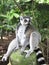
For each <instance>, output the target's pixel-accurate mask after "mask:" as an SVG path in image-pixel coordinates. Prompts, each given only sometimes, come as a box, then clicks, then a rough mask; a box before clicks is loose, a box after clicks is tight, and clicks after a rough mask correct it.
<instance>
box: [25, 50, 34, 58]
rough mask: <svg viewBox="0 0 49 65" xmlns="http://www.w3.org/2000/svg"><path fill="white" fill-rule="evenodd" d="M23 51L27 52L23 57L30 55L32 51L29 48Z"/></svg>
mask: <svg viewBox="0 0 49 65" xmlns="http://www.w3.org/2000/svg"><path fill="white" fill-rule="evenodd" d="M24 52H26V53H27V54H26V56H25V58H27V57H29V56H30V54H31V53H32V52H33V51H31V50H25V51H24Z"/></svg>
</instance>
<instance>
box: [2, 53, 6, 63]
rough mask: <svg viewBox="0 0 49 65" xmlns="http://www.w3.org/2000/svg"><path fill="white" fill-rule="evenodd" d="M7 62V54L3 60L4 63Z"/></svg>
mask: <svg viewBox="0 0 49 65" xmlns="http://www.w3.org/2000/svg"><path fill="white" fill-rule="evenodd" d="M5 61H7V55H6V54H4V56H3V58H2V62H5Z"/></svg>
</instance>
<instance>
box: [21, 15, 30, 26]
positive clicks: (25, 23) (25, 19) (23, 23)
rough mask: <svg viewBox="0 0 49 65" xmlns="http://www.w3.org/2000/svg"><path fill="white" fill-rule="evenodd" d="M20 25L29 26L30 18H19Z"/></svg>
mask: <svg viewBox="0 0 49 65" xmlns="http://www.w3.org/2000/svg"><path fill="white" fill-rule="evenodd" d="M20 23H21V24H22V25H27V24H29V23H30V17H28V16H24V17H23V16H20Z"/></svg>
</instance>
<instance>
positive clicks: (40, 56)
mask: <svg viewBox="0 0 49 65" xmlns="http://www.w3.org/2000/svg"><path fill="white" fill-rule="evenodd" d="M35 52H36V57H37V61H38V63H39V64H40V65H46V63H45V59H44V57H43V54H42V51H41V50H40V48H37V49H36V50H35Z"/></svg>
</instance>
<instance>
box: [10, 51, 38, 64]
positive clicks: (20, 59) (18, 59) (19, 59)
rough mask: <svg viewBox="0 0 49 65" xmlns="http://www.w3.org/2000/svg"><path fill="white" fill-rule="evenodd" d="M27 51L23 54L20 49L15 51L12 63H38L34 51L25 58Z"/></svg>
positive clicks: (12, 55) (11, 58)
mask: <svg viewBox="0 0 49 65" xmlns="http://www.w3.org/2000/svg"><path fill="white" fill-rule="evenodd" d="M25 55H26V54H25V53H23V54H21V53H20V51H19V50H18V51H15V52H13V53H12V54H11V56H10V61H11V64H12V65H37V62H36V55H35V53H32V54H31V55H30V57H28V58H25Z"/></svg>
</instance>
